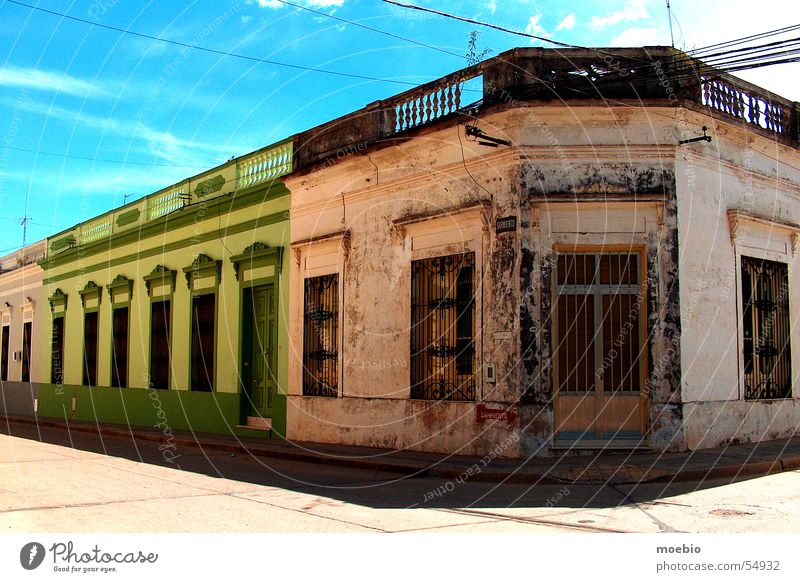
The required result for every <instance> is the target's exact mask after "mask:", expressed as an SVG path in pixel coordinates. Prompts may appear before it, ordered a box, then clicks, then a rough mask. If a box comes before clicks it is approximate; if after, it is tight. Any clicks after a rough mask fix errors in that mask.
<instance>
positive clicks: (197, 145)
mask: <svg viewBox="0 0 800 582" xmlns="http://www.w3.org/2000/svg"><path fill="white" fill-rule="evenodd" d="M16 107H18V108H21V109H22V110H23V111H29V112H31V113H36V114H39V115H45V116H47V117H48V118H49V119H58V120H61V121H64V122H66V123H72V124H74V125H76V126H80V127H83V128H91V129H95V130H98V131H100V135H101V136H102V135H104V134H106V133H111V134H114V135H117V136H121V137H126V138H129V139H131V140H135V141H139V142H143V144H142V148H141V150H142V151H143V152H147V153H150V154H152V155H155V156H157V157H159V158H161V159H162V160H164V161H165V162H167V163H170V164H175V165H181V164H185V163H186V160H187V159H192V158H198V157H206V158H207V157H208V156H210V155H213V154H218V153H219V144H217V143H211V142H208V143H204V142H202V141H200V140H194V139H184V138H180V137H178V136H176V135H175V134H173V133H172V132H169V131H161V130H157V129H153V128H151V127H149V126H148V125H146V124H144V123H142V122H140V121H136V120H133V119H130V120H129V119H125V120H117V119H113V118H110V117H103V116H100V115H93V114H91V113H87V112H85V111H73V110H70V109H66V108H63V107H56V106H50V105H45V104H42V103H37V102H34V101H27V102H25V103H23V104H22V105H19V104H16ZM99 157H102V156H99Z"/></svg>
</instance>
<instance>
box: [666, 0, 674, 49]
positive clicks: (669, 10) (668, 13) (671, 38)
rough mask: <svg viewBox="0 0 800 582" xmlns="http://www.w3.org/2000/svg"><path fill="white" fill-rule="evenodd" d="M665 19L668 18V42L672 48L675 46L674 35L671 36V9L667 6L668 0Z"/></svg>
mask: <svg viewBox="0 0 800 582" xmlns="http://www.w3.org/2000/svg"><path fill="white" fill-rule="evenodd" d="M667 19H669V42H670V44H671V45H672V48H675V37H674V36H672V9H671V8H670V7H669V0H667Z"/></svg>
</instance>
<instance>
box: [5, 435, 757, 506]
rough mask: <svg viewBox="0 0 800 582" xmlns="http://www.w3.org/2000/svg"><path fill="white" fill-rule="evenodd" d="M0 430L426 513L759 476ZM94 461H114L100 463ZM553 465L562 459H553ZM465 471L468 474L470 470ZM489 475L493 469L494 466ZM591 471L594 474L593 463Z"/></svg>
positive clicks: (685, 487) (626, 499)
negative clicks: (641, 478)
mask: <svg viewBox="0 0 800 582" xmlns="http://www.w3.org/2000/svg"><path fill="white" fill-rule="evenodd" d="M0 426H1V427H2V428H0V434H8V435H10V436H14V437H20V438H25V439H30V440H34V441H39V442H42V443H47V444H52V445H59V446H65V447H69V448H73V449H77V450H80V451H86V452H91V453H98V454H101V455H107V456H109V457H116V458H121V459H127V460H130V461H136V462H141V463H147V464H150V465H158V466H162V467H167V468H170V469H173V470H180V471H186V472H191V473H197V474H202V475H207V476H211V477H216V478H225V479H232V480H236V481H240V482H246V483H252V484H254V485H261V486H266V487H274V488H276V489H287V490H290V491H297V492H302V493H306V494H310V495H316V496H319V497H324V498H327V499H330V500H336V501H340V502H346V503H351V504H356V505H362V506H366V507H371V508H376V509H403V508H412V507H422V508H429V509H459V510H463V509H464V508H470V509H474V510H488V509H498V508H512V507H513V508H525V507H529V508H543V507H557V508H559V509H565V510H566V509H570V508H587V507H589V508H609V507H618V506H623V505H630V504H654V503H658V504H670V503H673V502H671V501H670V499H669V498H670V497H673V496H678V495H682V494H685V493H690V492H693V491H700V490H704V489H709V488H714V487H719V486H721V485H726V484H729V483H732V482H738V481H744V480H747V479H751V478H754V477H752V476H749V477H748V476H740V477H737V476H735V475H733V476H729V477H724V478H719V477H718V478H714V479H699V480H697V481H683V482H677V481H673V482H669V481H667V482H650V483H644V482H643V483H638V484H637V483H635V482H634V483H630V484H615V483H614V480H613V479H612V480H606V481H602V480H600V481H599V482H596V483H586V482H579V483H571V482H563V483H554V482H552V480H551V481H550V482H544V481H538V482H537V481H536V480H534V481H533V482H529V483H519V482H512V481H511V480H506V481H497V482H489V481H481V480H479V479H470V478H466V479H460V480H459V479H456V478H455V477H454V478H443V477H431V476H429V475H428V473H427V472H426V471H425V470H424V469H423V470H422V471H421V472H418V473H417V474H415V475H403V474H399V473H397V472H389V471H385V470H378V469H369V468H360V467H344V466H337V465H333V464H325V463H319V462H303V461H297V460H287V459H281V458H273V457H266V456H254V455H252V454H249V453H246V452H245V453H242V452H237V453H231V452H228V451H223V450H219V449H215V448H206V449H204V448H200V447H196V446H188V445H184V446H178V447H177V448H176V449H175V450H174V451H173V452H172V454H171V455H169V456H167V457H171V458H170V459H169V460H168V458H167V457H165V455H164V450H166V449H164V445H162V444H161V443H159V442H157V441H150V440H141V439H136V440H134V439H133V438H132V437H127V438H126V437H124V436H120V435H113V436H109V435H107V434H104V435H101V434H99V433H98V432H87V431H84V430H81V431H77V430H72V431H68V430H66V429H65V428H58V427H52V426H36V425H35V424H29V423H19V422H13V421H12V422H2V423H0ZM160 448H161V450H160ZM617 456H618V457H619V461H620V463H621V465H620V467H619V470H620V471H626V470H628V469H627V467H626V466H625V465H624V461H625V459H626V458H627V457H626V455H617ZM609 458H613V456H609V455H606V456H604V458H603V462H604V467H605V470H606V471H608V468H609V465H608V462H609ZM96 462H113V461H112V460H111V459H107V458H103V457H97V460H96ZM536 462H537V464H538V465H541V464H542V461H541V460H540V459H537V460H536ZM553 462H554V463H557V462H559V461H558V460H557V459H554V460H553ZM566 462H570V463H576V460H575V458H570V459H569V460H567V461H566ZM577 463H583V464H584V465H587V464H589V463H590V460H579V461H577ZM575 467H577V470H578V471H580V468H581V467H580V465H579V464H575ZM464 468H465V469H466V465H465V467H464ZM485 470H487V471H488V470H489V468H487V469H485ZM587 470H592V467H591V465H589V466H588V468H587ZM612 472H613V471H612ZM634 481H635V479H634ZM276 495H280V491H276ZM677 505H679V504H677Z"/></svg>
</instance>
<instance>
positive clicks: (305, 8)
mask: <svg viewBox="0 0 800 582" xmlns="http://www.w3.org/2000/svg"><path fill="white" fill-rule="evenodd" d="M276 1H277V2H280V3H281V4H286V5H287V6H294V7H295V8H297V9H298V10H305V11H306V12H311V13H312V14H318V15H320V16H324V17H326V18H331V19H333V20H337V21H339V22H344V23H346V24H351V25H353V26H357V27H358V28H363V29H364V30H370V31H372V32H377V33H378V34H383V35H386V36H389V37H392V38H396V39H398V40H402V41H405V42H410V43H412V44H416V45H418V46H421V47H425V48H429V49H432V50H435V51H439V52H440V53H444V54H446V55H451V56H454V57H458V58H460V59H466V58H467V57H465V56H464V55H460V54H458V53H454V52H452V51H449V50H447V49H443V48H440V47H438V46H433V45H429V44H425V43H424V42H420V41H418V40H414V39H413V38H407V37H405V36H400V35H399V34H395V33H393V32H388V31H386V30H381V29H380V28H374V27H372V26H367V25H366V24H361V23H360V22H354V21H352V20H347V19H346V18H341V17H339V16H334V15H333V14H328V13H327V12H322V11H321V10H314V9H313V8H309V7H308V6H303V5H302V4H295V3H294V2H289V1H288V0H276Z"/></svg>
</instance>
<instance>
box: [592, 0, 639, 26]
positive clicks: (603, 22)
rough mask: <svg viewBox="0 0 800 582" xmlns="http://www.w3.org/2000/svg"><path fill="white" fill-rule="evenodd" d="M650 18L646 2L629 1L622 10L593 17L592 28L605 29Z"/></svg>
mask: <svg viewBox="0 0 800 582" xmlns="http://www.w3.org/2000/svg"><path fill="white" fill-rule="evenodd" d="M645 18H650V14H649V13H648V12H647V8H645V6H644V0H628V1H627V2H626V3H625V6H623V7H622V10H617V11H615V12H612V13H611V14H607V15H605V16H592V24H591V25H592V28H605V27H606V26H613V25H615V24H619V23H620V22H633V21H634V20H643V19H645Z"/></svg>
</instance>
